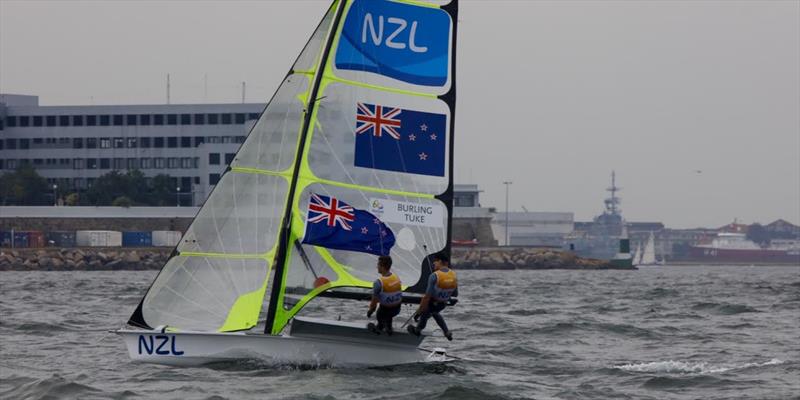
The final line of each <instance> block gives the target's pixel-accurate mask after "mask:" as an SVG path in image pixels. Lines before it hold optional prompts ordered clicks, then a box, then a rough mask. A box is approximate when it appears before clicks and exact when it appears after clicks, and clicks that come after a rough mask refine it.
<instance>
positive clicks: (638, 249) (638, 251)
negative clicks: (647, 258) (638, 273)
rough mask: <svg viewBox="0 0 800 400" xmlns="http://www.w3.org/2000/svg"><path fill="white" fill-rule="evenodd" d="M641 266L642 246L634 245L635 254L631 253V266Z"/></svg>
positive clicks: (639, 244)
mask: <svg viewBox="0 0 800 400" xmlns="http://www.w3.org/2000/svg"><path fill="white" fill-rule="evenodd" d="M641 264H642V244H641V243H638V244H637V245H636V252H634V253H633V265H641Z"/></svg>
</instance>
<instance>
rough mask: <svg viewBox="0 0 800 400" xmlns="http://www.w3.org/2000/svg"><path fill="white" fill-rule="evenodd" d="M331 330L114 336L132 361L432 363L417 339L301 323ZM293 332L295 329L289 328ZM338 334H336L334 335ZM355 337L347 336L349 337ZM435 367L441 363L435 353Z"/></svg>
mask: <svg viewBox="0 0 800 400" xmlns="http://www.w3.org/2000/svg"><path fill="white" fill-rule="evenodd" d="M303 321H304V322H306V323H308V322H309V321H311V323H312V324H319V326H322V327H328V328H333V329H314V330H305V331H299V330H297V329H292V331H293V332H291V333H289V334H285V335H280V336H272V335H265V334H262V333H252V332H225V333H215V332H165V333H162V332H160V331H156V330H152V331H150V330H125V329H123V330H118V331H116V332H115V333H117V334H118V335H120V336H122V338H123V340H124V341H125V345H126V346H127V348H128V354H129V355H130V357H131V359H132V360H134V361H140V362H148V363H156V364H165V365H174V366H197V365H203V364H208V363H213V362H220V361H234V360H252V359H256V360H260V361H264V362H267V363H269V364H275V365H304V366H334V367H347V366H383V365H397V364H408V363H418V362H424V361H428V360H432V358H431V357H432V355H431V354H430V353H429V352H423V351H422V350H420V349H418V348H417V345H418V344H419V342H420V339H418V338H415V337H411V336H410V335H409V334H407V333H400V332H397V333H395V334H394V335H392V336H391V337H389V336H386V335H376V334H374V333H372V332H369V331H367V330H366V329H365V328H364V327H363V326H362V325H358V324H348V323H342V322H334V321H324V323H322V322H321V321H320V320H313V319H308V318H306V319H303ZM293 328H294V326H293ZM337 329H338V332H337V331H336V330H337ZM348 331H349V332H351V333H355V334H353V335H351V336H347V332H348ZM433 361H445V357H444V356H443V355H442V354H440V353H437V354H435V355H433Z"/></svg>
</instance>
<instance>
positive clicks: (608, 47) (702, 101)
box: [0, 0, 800, 227]
mask: <svg viewBox="0 0 800 400" xmlns="http://www.w3.org/2000/svg"><path fill="white" fill-rule="evenodd" d="M328 4H329V2H328V1H326V0H319V1H317V0H306V1H297V0H294V1H283V0H273V1H225V2H222V1H219V2H217V1H171V2H169V1H135V2H124V1H108V2H101V1H87V2H78V1H9V0H0V92H4V93H19V94H34V95H39V96H40V103H41V104H43V105H75V104H150V103H163V102H165V97H166V95H165V77H166V74H167V73H170V74H171V81H172V92H171V97H172V102H173V103H202V102H238V101H240V100H241V89H240V87H241V82H242V81H246V82H247V100H248V101H249V102H263V101H266V100H267V99H268V98H269V97H270V95H271V94H272V91H273V90H274V89H275V88H276V87H277V85H278V83H279V82H280V81H281V79H282V78H283V76H284V74H285V72H286V71H287V70H288V68H289V66H290V64H291V62H292V61H293V60H294V58H295V57H296V55H297V53H299V51H300V49H301V47H302V46H303V44H304V43H305V42H306V40H307V38H308V36H309V35H310V33H311V31H312V30H313V28H314V27H315V26H316V24H317V23H318V21H319V19H320V17H321V16H322V14H323V13H324V11H325V9H326V8H327V5H328ZM458 40H459V42H458V46H459V48H458V109H457V120H456V181H457V182H459V183H477V184H478V185H480V187H481V189H483V190H484V193H483V194H482V203H483V205H484V206H496V207H498V208H499V209H502V208H503V204H504V193H505V192H504V189H503V185H502V181H503V180H511V181H513V182H514V184H513V185H512V187H511V200H510V203H511V208H512V209H513V210H521V207H522V206H525V207H526V208H527V209H528V210H530V211H572V212H574V213H575V218H576V220H589V219H591V218H592V217H593V216H594V215H596V214H598V213H599V212H600V211H601V210H602V207H603V204H602V200H603V198H604V196H605V195H606V193H605V192H604V189H605V188H606V187H607V186H609V183H610V182H609V180H610V174H611V170H616V172H617V182H618V185H619V186H622V187H623V191H622V193H621V196H622V198H623V203H622V208H623V213H624V215H625V217H626V219H628V220H629V221H663V222H664V223H666V224H667V225H668V226H671V227H695V226H710V227H714V226H719V225H723V224H726V223H729V222H731V221H732V220H733V219H734V218H738V219H739V221H741V222H745V223H751V222H762V223H767V222H771V221H772V220H774V219H777V218H785V219H788V220H789V221H791V222H793V223H800V2H798V1H753V2H750V1H663V2H662V1H640V2H633V1H552V2H551V1H498V0H491V1H483V0H472V1H469V0H468V1H462V2H461V16H460V25H459V37H458ZM205 76H207V79H208V85H207V87H208V90H207V93H206V91H205V89H204V87H205V86H204V83H203V82H204V77H205ZM698 171H701V172H698Z"/></svg>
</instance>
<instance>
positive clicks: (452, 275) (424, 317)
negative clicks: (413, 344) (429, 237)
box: [408, 253, 458, 340]
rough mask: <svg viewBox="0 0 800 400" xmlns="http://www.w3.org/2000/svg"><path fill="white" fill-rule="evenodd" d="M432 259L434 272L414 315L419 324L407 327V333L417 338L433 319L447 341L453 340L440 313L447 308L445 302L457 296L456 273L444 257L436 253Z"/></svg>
mask: <svg viewBox="0 0 800 400" xmlns="http://www.w3.org/2000/svg"><path fill="white" fill-rule="evenodd" d="M432 258H433V269H434V271H433V273H432V274H431V275H430V277H429V278H428V289H427V290H426V291H425V296H423V297H422V301H420V303H419V308H418V309H417V312H416V313H414V320H417V318H419V324H418V325H417V326H416V327H415V326H414V325H408V332H409V333H412V334H414V335H417V336H419V335H420V333H422V330H423V329H425V326H426V325H427V324H428V319H429V318H430V317H433V319H434V320H435V321H436V323H437V324H438V325H439V327H440V328H442V332H444V336H445V337H446V338H447V340H453V334H452V332H450V330H449V329H447V324H446V323H445V322H444V318H442V315H441V314H440V313H441V312H442V310H444V309H445V307H447V302H448V301H449V300H450V298H451V297H456V296H458V280H457V279H456V272H455V271H453V270H452V269H451V268H450V261H449V260H448V258H447V256H446V255H444V254H442V253H438V254H436V255H434V256H433V257H432Z"/></svg>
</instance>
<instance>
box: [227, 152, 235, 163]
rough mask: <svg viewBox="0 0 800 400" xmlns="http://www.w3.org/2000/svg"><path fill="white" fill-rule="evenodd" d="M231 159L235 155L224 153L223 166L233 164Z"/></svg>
mask: <svg viewBox="0 0 800 400" xmlns="http://www.w3.org/2000/svg"><path fill="white" fill-rule="evenodd" d="M233 157H236V153H225V165H230V164H231V163H232V162H233Z"/></svg>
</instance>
